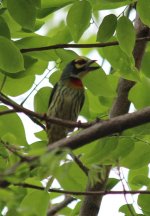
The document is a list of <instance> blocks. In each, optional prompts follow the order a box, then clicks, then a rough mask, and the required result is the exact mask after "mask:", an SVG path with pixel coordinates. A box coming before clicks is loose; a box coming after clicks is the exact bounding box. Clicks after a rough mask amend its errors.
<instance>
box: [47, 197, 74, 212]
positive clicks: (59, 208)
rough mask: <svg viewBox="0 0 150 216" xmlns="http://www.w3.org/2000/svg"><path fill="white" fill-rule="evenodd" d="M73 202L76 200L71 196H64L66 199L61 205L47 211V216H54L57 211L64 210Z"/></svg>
mask: <svg viewBox="0 0 150 216" xmlns="http://www.w3.org/2000/svg"><path fill="white" fill-rule="evenodd" d="M74 200H76V198H74V197H71V196H66V198H65V199H64V200H63V201H62V202H61V203H59V204H57V205H56V206H53V207H52V208H51V209H49V211H48V213H47V216H52V215H55V214H56V213H57V212H58V211H60V210H61V209H63V208H65V207H66V206H67V205H68V204H69V203H71V202H72V201H74Z"/></svg>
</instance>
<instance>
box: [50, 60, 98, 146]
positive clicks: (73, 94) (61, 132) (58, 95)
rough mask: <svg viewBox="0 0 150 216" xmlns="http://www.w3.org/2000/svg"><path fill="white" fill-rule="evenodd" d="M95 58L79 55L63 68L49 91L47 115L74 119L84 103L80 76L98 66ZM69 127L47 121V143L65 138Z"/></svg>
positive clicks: (83, 91)
mask: <svg viewBox="0 0 150 216" xmlns="http://www.w3.org/2000/svg"><path fill="white" fill-rule="evenodd" d="M95 62H96V60H90V59H88V58H86V57H82V56H79V57H77V58H76V59H74V60H72V61H70V62H69V63H68V64H67V65H66V66H65V68H64V70H63V72H62V74H61V76H60V79H59V81H58V82H57V83H56V84H55V85H54V88H53V90H52V92H51V95H50V99H49V105H48V111H47V116H48V117H57V118H60V119H64V120H70V121H76V120H77V118H78V115H79V113H80V110H81V108H82V106H83V104H84V99H85V90H84V86H83V82H82V78H83V77H84V76H85V75H86V74H88V73H89V72H90V71H94V70H97V69H98V68H99V66H98V65H97V64H95V65H93V64H94V63H95ZM69 132H70V129H69V128H67V127H65V126H61V125H58V124H53V123H50V122H48V123H47V135H48V144H49V145H50V144H52V143H53V142H56V141H58V140H60V139H62V138H65V137H66V136H67V134H68V133H69Z"/></svg>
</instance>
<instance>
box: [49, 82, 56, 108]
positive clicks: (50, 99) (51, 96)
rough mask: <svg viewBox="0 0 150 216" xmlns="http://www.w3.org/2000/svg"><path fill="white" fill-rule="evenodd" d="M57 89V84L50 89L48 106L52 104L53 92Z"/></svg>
mask: <svg viewBox="0 0 150 216" xmlns="http://www.w3.org/2000/svg"><path fill="white" fill-rule="evenodd" d="M57 87H58V83H56V84H55V85H54V88H53V89H52V92H51V95H50V98H49V103H48V106H49V105H50V104H51V102H52V100H53V96H54V94H55V92H56V89H57Z"/></svg>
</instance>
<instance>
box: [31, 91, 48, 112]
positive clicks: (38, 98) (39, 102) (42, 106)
mask: <svg viewBox="0 0 150 216" xmlns="http://www.w3.org/2000/svg"><path fill="white" fill-rule="evenodd" d="M51 91H52V88H50V87H43V88H41V89H40V90H39V91H38V92H37V93H36V95H35V96H34V110H35V112H39V113H46V112H47V109H48V102H49V98H50V94H51Z"/></svg>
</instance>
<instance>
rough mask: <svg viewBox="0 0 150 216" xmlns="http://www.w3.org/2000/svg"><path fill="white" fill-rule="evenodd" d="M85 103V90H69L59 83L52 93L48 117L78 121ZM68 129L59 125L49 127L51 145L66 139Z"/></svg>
mask: <svg viewBox="0 0 150 216" xmlns="http://www.w3.org/2000/svg"><path fill="white" fill-rule="evenodd" d="M83 102H84V89H74V88H71V87H70V88H69V87H68V86H66V85H65V84H63V82H62V81H59V82H58V83H57V84H56V86H55V88H54V90H53V93H52V97H51V99H50V105H49V109H48V112H47V115H48V116H50V117H57V118H60V119H66V120H72V121H76V120H77V117H78V115H79V112H80V110H81V108H82V105H83ZM68 132H69V129H68V128H65V127H63V126H59V125H57V124H49V125H48V137H49V143H52V142H55V141H57V140H59V139H62V138H64V137H66V135H67V133H68Z"/></svg>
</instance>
